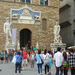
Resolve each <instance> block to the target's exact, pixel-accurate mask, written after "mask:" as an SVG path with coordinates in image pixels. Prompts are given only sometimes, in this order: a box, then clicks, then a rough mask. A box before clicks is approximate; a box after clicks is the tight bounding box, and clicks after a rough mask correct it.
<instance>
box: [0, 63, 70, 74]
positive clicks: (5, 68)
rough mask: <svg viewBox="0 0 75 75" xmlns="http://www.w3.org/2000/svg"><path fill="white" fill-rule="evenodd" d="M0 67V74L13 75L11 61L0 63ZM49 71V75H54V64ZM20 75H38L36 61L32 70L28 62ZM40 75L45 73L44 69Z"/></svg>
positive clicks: (13, 68) (13, 66) (13, 69)
mask: <svg viewBox="0 0 75 75" xmlns="http://www.w3.org/2000/svg"><path fill="white" fill-rule="evenodd" d="M43 68H44V67H43ZM0 69H2V71H1V72H0V75H15V65H14V64H13V63H11V62H9V63H5V62H4V63H3V64H1V63H0ZM51 73H52V74H51V75H55V66H54V65H53V66H52V68H51ZM21 75H38V72H37V65H36V63H35V69H34V70H31V68H30V64H29V65H28V68H27V70H25V71H21ZM42 75H45V73H44V70H43V74H42ZM63 75H64V74H63ZM68 75H71V73H70V71H69V72H68Z"/></svg>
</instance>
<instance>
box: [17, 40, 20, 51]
mask: <svg viewBox="0 0 75 75" xmlns="http://www.w3.org/2000/svg"><path fill="white" fill-rule="evenodd" d="M17 49H18V50H19V49H20V43H19V41H18V44H17Z"/></svg>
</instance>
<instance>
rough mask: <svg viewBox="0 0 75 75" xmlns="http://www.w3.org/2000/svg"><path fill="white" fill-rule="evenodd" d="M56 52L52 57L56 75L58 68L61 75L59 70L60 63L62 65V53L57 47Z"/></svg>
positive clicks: (57, 74)
mask: <svg viewBox="0 0 75 75" xmlns="http://www.w3.org/2000/svg"><path fill="white" fill-rule="evenodd" d="M57 51H58V52H57V53H55V55H54V60H55V66H56V75H59V68H60V70H61V73H60V75H62V73H63V70H62V69H61V66H62V63H63V56H62V53H61V48H60V47H58V48H57Z"/></svg>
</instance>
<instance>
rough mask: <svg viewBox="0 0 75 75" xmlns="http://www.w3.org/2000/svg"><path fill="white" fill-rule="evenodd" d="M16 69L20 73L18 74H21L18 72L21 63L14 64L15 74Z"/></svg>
mask: <svg viewBox="0 0 75 75" xmlns="http://www.w3.org/2000/svg"><path fill="white" fill-rule="evenodd" d="M17 68H19V73H20V72H21V71H20V68H21V63H16V64H15V73H17Z"/></svg>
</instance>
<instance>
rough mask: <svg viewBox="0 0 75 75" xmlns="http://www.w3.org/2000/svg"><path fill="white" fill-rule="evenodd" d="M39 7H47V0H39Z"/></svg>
mask: <svg viewBox="0 0 75 75" xmlns="http://www.w3.org/2000/svg"><path fill="white" fill-rule="evenodd" d="M40 4H41V5H48V0H40Z"/></svg>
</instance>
